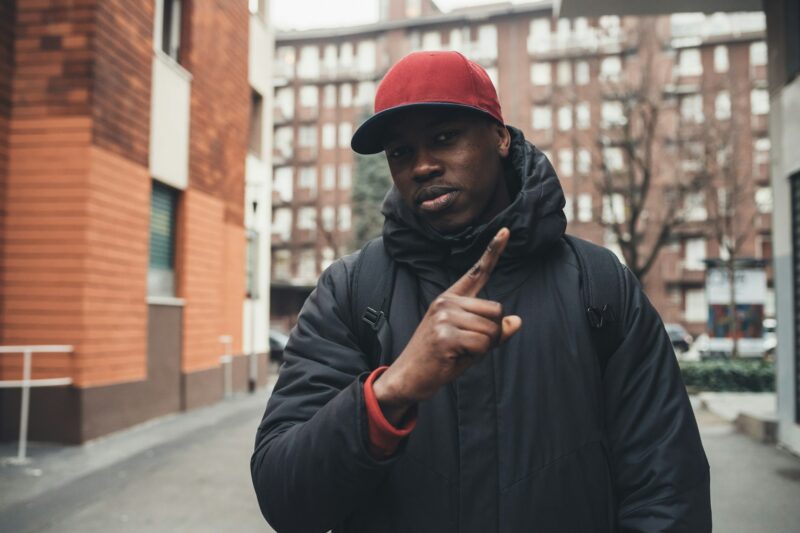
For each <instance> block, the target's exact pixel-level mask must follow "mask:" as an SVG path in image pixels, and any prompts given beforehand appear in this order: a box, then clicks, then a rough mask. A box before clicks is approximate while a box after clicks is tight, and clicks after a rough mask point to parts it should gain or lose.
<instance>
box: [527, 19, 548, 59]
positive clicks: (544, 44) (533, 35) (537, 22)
mask: <svg viewBox="0 0 800 533" xmlns="http://www.w3.org/2000/svg"><path fill="white" fill-rule="evenodd" d="M549 50H550V18H549V17H547V18H537V19H533V20H532V21H531V25H530V30H529V34H528V52H530V53H534V54H535V53H538V52H547V51H549Z"/></svg>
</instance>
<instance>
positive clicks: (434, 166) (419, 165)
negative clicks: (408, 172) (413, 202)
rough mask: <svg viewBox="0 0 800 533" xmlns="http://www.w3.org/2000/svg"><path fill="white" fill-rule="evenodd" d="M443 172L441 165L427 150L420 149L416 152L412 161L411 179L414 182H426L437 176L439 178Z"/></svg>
mask: <svg viewBox="0 0 800 533" xmlns="http://www.w3.org/2000/svg"><path fill="white" fill-rule="evenodd" d="M442 172H443V169H442V165H441V163H440V162H439V161H438V160H437V159H436V158H435V157H433V154H431V153H430V151H429V150H425V149H424V148H420V149H419V150H417V153H416V158H415V159H414V167H413V178H414V181H416V182H420V183H421V182H424V181H428V180H430V179H432V178H435V177H437V176H441V175H442Z"/></svg>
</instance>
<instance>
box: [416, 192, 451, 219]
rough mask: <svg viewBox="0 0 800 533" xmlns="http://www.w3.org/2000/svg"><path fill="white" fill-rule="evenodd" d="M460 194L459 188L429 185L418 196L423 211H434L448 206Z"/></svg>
mask: <svg viewBox="0 0 800 533" xmlns="http://www.w3.org/2000/svg"><path fill="white" fill-rule="evenodd" d="M457 196H458V190H457V189H453V188H450V187H429V188H427V189H425V190H423V191H422V192H420V193H419V195H418V196H417V202H418V203H419V207H420V209H421V210H422V211H425V212H427V213H434V212H437V211H442V210H444V209H446V208H448V207H449V206H450V205H451V204H452V203H453V201H454V200H455V199H456V197H457Z"/></svg>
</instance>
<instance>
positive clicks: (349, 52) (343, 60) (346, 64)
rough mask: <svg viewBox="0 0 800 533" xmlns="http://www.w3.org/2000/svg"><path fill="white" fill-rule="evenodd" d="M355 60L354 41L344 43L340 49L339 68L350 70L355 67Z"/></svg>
mask: <svg viewBox="0 0 800 533" xmlns="http://www.w3.org/2000/svg"><path fill="white" fill-rule="evenodd" d="M354 61H355V52H354V48H353V43H344V44H343V45H342V47H341V48H340V49H339V70H340V71H342V72H345V73H347V72H349V71H350V69H352V68H353V62H354Z"/></svg>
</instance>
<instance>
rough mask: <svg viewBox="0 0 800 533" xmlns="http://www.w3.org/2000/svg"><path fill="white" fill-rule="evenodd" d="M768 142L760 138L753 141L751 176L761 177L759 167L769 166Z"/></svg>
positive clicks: (766, 138)
mask: <svg viewBox="0 0 800 533" xmlns="http://www.w3.org/2000/svg"><path fill="white" fill-rule="evenodd" d="M769 151H770V140H769V137H761V138H758V139H756V140H754V141H753V174H755V175H756V176H758V177H761V174H762V172H761V166H762V165H769Z"/></svg>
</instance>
